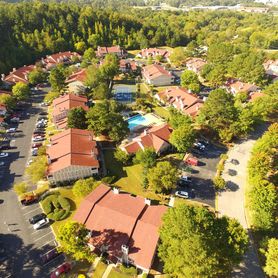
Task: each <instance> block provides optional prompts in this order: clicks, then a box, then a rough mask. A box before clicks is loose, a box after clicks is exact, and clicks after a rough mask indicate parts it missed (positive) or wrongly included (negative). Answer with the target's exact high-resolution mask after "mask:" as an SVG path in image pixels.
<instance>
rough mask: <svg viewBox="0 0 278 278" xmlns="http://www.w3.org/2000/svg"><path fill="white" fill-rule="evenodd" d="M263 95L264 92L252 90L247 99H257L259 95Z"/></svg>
mask: <svg viewBox="0 0 278 278" xmlns="http://www.w3.org/2000/svg"><path fill="white" fill-rule="evenodd" d="M263 96H265V94H264V93H262V92H254V93H251V94H250V96H249V98H250V99H249V101H251V102H252V101H254V100H255V99H257V98H261V97H263Z"/></svg>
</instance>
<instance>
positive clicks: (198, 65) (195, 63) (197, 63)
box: [186, 57, 207, 72]
mask: <svg viewBox="0 0 278 278" xmlns="http://www.w3.org/2000/svg"><path fill="white" fill-rule="evenodd" d="M206 64H207V62H206V61H205V60H203V59H202V58H196V57H192V58H189V59H188V60H187V61H186V66H187V67H188V68H190V69H192V70H194V71H195V72H200V71H201V70H202V68H203V67H204V65H206Z"/></svg>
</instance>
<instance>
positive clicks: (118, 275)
mask: <svg viewBox="0 0 278 278" xmlns="http://www.w3.org/2000/svg"><path fill="white" fill-rule="evenodd" d="M96 277H99V276H96ZM128 277H137V275H128V274H124V273H122V272H120V271H119V270H118V269H117V268H115V267H113V268H112V269H111V271H110V273H109V275H108V278H128Z"/></svg>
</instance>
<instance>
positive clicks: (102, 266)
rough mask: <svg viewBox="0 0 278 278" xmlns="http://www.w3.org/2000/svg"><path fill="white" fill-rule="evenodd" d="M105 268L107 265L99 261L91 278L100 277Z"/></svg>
mask: <svg viewBox="0 0 278 278" xmlns="http://www.w3.org/2000/svg"><path fill="white" fill-rule="evenodd" d="M106 268H107V265H106V264H105V263H103V262H102V261H99V262H98V264H97V267H96V269H95V270H94V274H93V276H92V277H102V275H103V274H104V272H105V270H106Z"/></svg>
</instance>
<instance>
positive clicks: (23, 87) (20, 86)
mask: <svg viewBox="0 0 278 278" xmlns="http://www.w3.org/2000/svg"><path fill="white" fill-rule="evenodd" d="M12 93H13V97H14V98H15V99H16V100H18V101H20V100H26V99H27V98H28V97H29V95H30V88H29V86H28V85H27V84H24V83H23V82H18V83H16V84H15V85H14V86H13V88H12Z"/></svg>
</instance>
